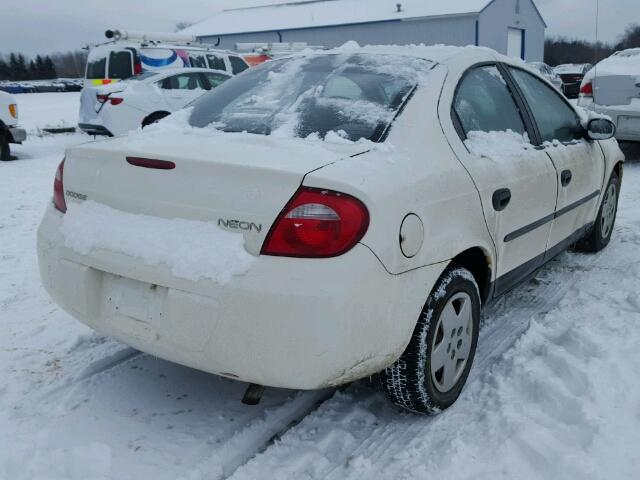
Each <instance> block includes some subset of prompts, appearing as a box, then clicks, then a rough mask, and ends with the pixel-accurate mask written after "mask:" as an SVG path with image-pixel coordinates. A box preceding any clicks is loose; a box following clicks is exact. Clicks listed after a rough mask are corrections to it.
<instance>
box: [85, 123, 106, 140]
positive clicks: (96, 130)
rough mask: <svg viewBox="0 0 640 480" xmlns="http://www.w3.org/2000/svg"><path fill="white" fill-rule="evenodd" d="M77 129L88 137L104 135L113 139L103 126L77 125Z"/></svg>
mask: <svg viewBox="0 0 640 480" xmlns="http://www.w3.org/2000/svg"><path fill="white" fill-rule="evenodd" d="M78 128H80V130H82V131H83V132H85V133H88V134H89V135H105V136H107V137H113V134H112V133H111V132H110V131H109V130H108V129H107V128H106V127H105V126H103V125H95V124H91V123H79V124H78Z"/></svg>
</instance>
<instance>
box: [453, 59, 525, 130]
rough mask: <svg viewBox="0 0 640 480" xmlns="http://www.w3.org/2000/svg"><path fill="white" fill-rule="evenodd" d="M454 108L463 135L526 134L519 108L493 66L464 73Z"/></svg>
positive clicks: (505, 83)
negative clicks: (489, 133)
mask: <svg viewBox="0 0 640 480" xmlns="http://www.w3.org/2000/svg"><path fill="white" fill-rule="evenodd" d="M453 108H454V110H455V112H456V114H457V115H458V118H459V119H460V123H461V124H462V129H463V130H464V133H465V134H468V133H469V132H472V131H481V132H506V131H507V130H512V131H514V132H517V133H520V134H524V133H525V125H524V121H523V120H522V115H521V114H520V110H519V109H518V106H517V104H516V102H515V100H514V99H513V96H512V95H511V92H510V91H509V87H508V86H507V82H506V81H505V79H504V77H503V76H502V74H501V73H500V70H498V68H497V67H496V66H495V65H487V66H482V67H476V68H473V69H471V70H469V71H468V72H467V74H466V75H465V77H464V78H463V80H462V82H460V85H459V86H458V92H457V94H456V98H455V100H454V104H453Z"/></svg>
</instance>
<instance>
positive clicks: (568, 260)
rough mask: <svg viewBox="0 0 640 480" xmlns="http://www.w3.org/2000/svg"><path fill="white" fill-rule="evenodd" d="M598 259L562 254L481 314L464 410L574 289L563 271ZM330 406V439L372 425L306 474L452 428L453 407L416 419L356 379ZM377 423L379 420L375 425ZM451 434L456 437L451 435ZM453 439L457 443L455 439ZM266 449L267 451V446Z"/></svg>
mask: <svg viewBox="0 0 640 480" xmlns="http://www.w3.org/2000/svg"><path fill="white" fill-rule="evenodd" d="M597 260H598V256H597V255H586V254H579V253H569V254H563V255H561V256H560V257H559V258H558V259H556V260H554V261H552V262H551V263H550V264H548V265H547V266H545V267H543V268H542V269H541V270H540V271H539V272H538V273H537V274H536V276H535V277H534V278H533V279H532V280H531V281H529V282H528V283H526V284H524V285H522V286H520V287H518V288H516V289H515V290H514V291H512V292H510V293H509V294H507V295H506V296H505V297H503V298H502V299H500V300H499V301H498V302H497V303H495V304H493V305H490V306H489V307H488V308H487V309H486V310H485V311H484V312H483V318H482V329H481V332H480V339H479V343H478V351H477V353H476V359H475V361H474V367H473V369H472V372H471V375H470V377H469V383H468V385H467V387H465V391H464V392H463V394H462V396H461V398H460V400H459V402H460V405H459V406H458V408H459V409H463V408H468V404H469V401H470V400H471V399H470V398H467V399H466V401H465V392H468V391H469V390H471V389H472V388H473V386H474V384H476V385H477V384H478V382H480V381H482V378H481V377H482V374H483V372H485V371H487V370H488V369H489V368H490V367H491V365H492V364H493V363H494V362H495V361H496V360H497V359H499V358H500V357H502V356H503V355H504V354H505V353H506V352H508V351H509V350H510V349H511V348H512V347H513V345H514V344H515V343H516V341H517V340H518V338H520V336H521V335H522V334H523V333H524V332H526V330H527V329H528V327H529V325H530V322H531V320H532V319H535V318H538V317H542V316H544V315H545V314H546V313H547V312H549V311H550V310H552V309H553V308H554V307H556V306H558V305H559V303H560V302H561V301H562V299H563V298H564V297H565V296H566V295H567V294H568V293H569V292H570V291H571V290H572V289H573V288H574V287H575V285H576V283H577V282H578V281H579V279H578V278H575V277H574V276H572V278H571V280H570V281H566V280H567V279H566V275H563V273H565V272H566V270H571V269H572V268H576V267H579V268H581V269H584V268H589V267H591V266H593V265H594V264H595V263H596V262H597ZM463 403H464V406H463ZM334 408H335V410H336V411H337V412H339V413H337V414H334V415H331V414H329V416H330V418H331V425H326V427H327V433H326V435H328V436H329V437H333V434H332V433H331V432H332V429H333V428H335V426H336V425H339V426H341V427H344V425H350V424H359V425H360V426H362V424H365V425H366V424H367V423H370V424H371V426H370V428H368V429H367V428H366V427H365V429H364V431H366V434H365V435H362V436H361V437H359V438H356V435H352V438H347V440H343V441H340V440H338V442H337V443H339V444H340V447H339V448H334V449H333V451H331V450H332V449H331V447H329V448H327V449H326V451H322V448H320V449H317V450H316V452H314V453H315V454H316V455H317V456H318V457H319V458H318V459H316V460H317V461H316V463H318V462H324V463H325V465H326V464H328V465H327V467H326V468H320V469H318V470H317V471H314V470H315V469H311V472H312V473H310V472H309V471H306V470H305V469H304V468H302V470H303V471H304V473H305V474H307V475H308V477H309V478H323V479H327V480H343V478H344V468H345V465H349V466H351V465H355V468H356V470H357V468H358V465H359V462H364V464H363V466H364V467H366V466H367V463H366V461H365V460H363V459H365V458H381V456H389V452H394V451H396V450H398V449H399V447H402V446H403V445H408V444H410V443H411V442H412V441H413V440H415V439H416V438H418V439H419V438H425V437H428V436H429V432H430V431H436V432H438V431H441V430H442V429H445V428H446V429H447V430H449V429H450V428H451V426H450V425H448V420H447V417H448V416H449V417H450V416H452V415H455V413H454V412H455V409H451V410H449V411H448V412H447V413H446V414H445V415H441V416H437V417H416V416H415V415H413V414H410V413H404V412H398V411H397V410H396V409H395V408H394V407H392V406H390V405H388V404H387V400H386V398H384V397H383V395H382V394H381V393H380V392H379V391H378V390H377V389H372V388H369V387H366V386H363V385H362V384H361V383H356V384H354V385H352V386H350V387H349V388H348V389H346V395H344V394H337V395H336V396H334V397H333V398H332V399H331V400H328V401H326V402H325V403H324V404H323V405H321V406H320V407H319V408H318V409H317V412H318V413H319V416H326V415H327V412H329V411H331V410H332V409H334ZM483 408H484V407H483ZM372 411H375V412H377V414H378V415H377V417H378V418H377V419H376V420H373V418H371V412H372ZM472 411H473V412H474V414H478V415H480V414H481V412H477V407H476V408H474V409H473V410H472ZM459 415H460V414H459ZM469 415H471V413H470V411H467V412H464V413H462V414H461V416H462V417H465V418H468V417H469ZM312 416H313V415H312ZM314 420H315V419H314ZM302 422H304V420H302ZM376 422H379V424H378V425H376V424H375V423H376ZM294 430H295V429H294ZM399 432H401V433H399ZM291 433H292V434H295V433H296V432H295V431H291ZM452 433H453V432H452ZM453 435H454V436H455V433H453ZM346 436H347V437H348V435H346ZM320 437H321V438H319V439H317V441H316V443H318V444H320V445H322V444H323V443H327V442H326V440H323V438H322V435H320ZM452 441H453V442H455V440H452ZM278 447H279V445H276V448H278ZM400 449H401V448H400ZM338 450H339V451H338ZM266 453H267V454H268V453H269V450H267V451H266ZM256 454H257V455H258V456H257V457H256V460H258V461H256V462H255V464H256V466H259V465H260V461H259V460H260V456H259V452H256ZM394 455H395V456H399V458H401V457H402V452H401V451H398V452H397V453H395V454H393V455H392V457H393V456H394ZM311 458H313V456H311V457H310V459H309V463H312V461H311ZM252 463H253V462H251V461H250V462H248V463H247V464H246V465H245V466H244V467H240V468H239V469H238V470H237V475H232V476H231V477H229V478H231V479H235V478H238V479H245V478H250V477H252V475H255V474H257V473H258V471H257V470H254V469H253V468H252V467H253V465H252ZM284 471H286V472H287V475H284V478H298V476H301V475H302V472H301V471H300V469H299V468H296V467H294V468H293V469H291V470H290V469H288V468H287V467H285V468H284Z"/></svg>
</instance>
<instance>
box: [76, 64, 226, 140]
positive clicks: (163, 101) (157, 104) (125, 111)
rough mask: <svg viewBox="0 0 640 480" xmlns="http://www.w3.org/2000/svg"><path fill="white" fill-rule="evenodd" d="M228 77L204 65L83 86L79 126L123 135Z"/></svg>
mask: <svg viewBox="0 0 640 480" xmlns="http://www.w3.org/2000/svg"><path fill="white" fill-rule="evenodd" d="M229 78H231V75H229V74H228V73H226V72H221V71H214V70H209V69H204V68H180V69H167V70H164V71H162V72H147V73H143V74H141V75H136V76H135V77H132V78H130V79H129V80H127V81H123V82H118V83H116V84H113V85H106V86H103V87H85V88H84V89H83V91H82V94H81V97H80V120H79V124H78V126H79V127H80V129H82V130H84V131H85V132H87V133H90V134H94V135H107V136H117V135H123V134H126V133H127V132H129V131H131V130H135V129H136V128H140V127H145V126H147V125H150V124H152V123H154V122H157V121H158V120H160V119H162V118H164V117H166V116H167V115H169V114H171V113H173V112H175V111H176V110H180V109H181V108H183V107H184V106H186V105H187V104H189V103H191V102H193V101H194V100H196V99H197V98H198V97H200V96H202V95H204V94H205V93H207V92H208V91H209V90H211V89H213V88H216V87H217V86H218V85H220V84H221V83H223V82H225V81H226V80H228V79H229Z"/></svg>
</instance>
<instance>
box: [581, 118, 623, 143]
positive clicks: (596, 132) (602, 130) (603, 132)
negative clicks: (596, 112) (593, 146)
mask: <svg viewBox="0 0 640 480" xmlns="http://www.w3.org/2000/svg"><path fill="white" fill-rule="evenodd" d="M587 134H588V135H589V138H590V139H591V140H609V139H610V138H613V137H614V136H615V134H616V125H615V123H613V122H612V121H611V120H609V119H606V118H594V119H593V120H591V121H589V125H588V126H587Z"/></svg>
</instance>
